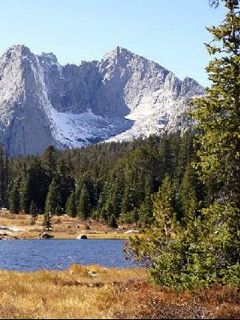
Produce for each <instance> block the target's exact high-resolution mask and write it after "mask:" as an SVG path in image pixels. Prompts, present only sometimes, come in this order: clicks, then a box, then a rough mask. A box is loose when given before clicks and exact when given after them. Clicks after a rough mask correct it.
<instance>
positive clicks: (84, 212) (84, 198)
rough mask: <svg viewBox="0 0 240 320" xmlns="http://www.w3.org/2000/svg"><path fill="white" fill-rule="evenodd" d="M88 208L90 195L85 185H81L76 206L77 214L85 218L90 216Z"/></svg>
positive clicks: (89, 207) (89, 208)
mask: <svg viewBox="0 0 240 320" xmlns="http://www.w3.org/2000/svg"><path fill="white" fill-rule="evenodd" d="M90 210H91V206H90V196H89V193H88V190H87V188H86V186H85V185H83V188H82V190H81V193H80V198H79V202H78V207H77V211H78V216H79V217H80V218H82V219H84V220H85V219H87V218H89V217H90Z"/></svg>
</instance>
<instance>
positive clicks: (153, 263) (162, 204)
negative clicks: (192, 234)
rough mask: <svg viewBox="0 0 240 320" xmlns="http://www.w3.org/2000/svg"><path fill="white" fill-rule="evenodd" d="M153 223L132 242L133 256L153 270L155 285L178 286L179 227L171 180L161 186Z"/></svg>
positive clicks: (154, 208) (156, 196)
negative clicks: (176, 244)
mask: <svg viewBox="0 0 240 320" xmlns="http://www.w3.org/2000/svg"><path fill="white" fill-rule="evenodd" d="M153 218H154V221H153V223H152V224H151V225H150V226H148V228H145V231H144V233H143V236H142V237H138V236H136V237H134V238H132V239H131V249H130V251H131V250H132V252H133V254H134V255H135V256H136V258H137V259H138V260H140V261H141V262H142V263H146V264H147V265H148V266H149V267H150V272H151V276H152V277H153V279H154V281H155V282H157V283H161V284H163V285H167V286H172V285H173V284H175V270H177V267H178V265H179V263H178V256H177V255H176V253H175V241H176V239H177V236H178V233H179V231H178V224H177V221H176V215H175V212H174V208H173V186H172V183H171V180H170V178H169V176H166V177H165V178H164V180H163V182H162V185H161V187H160V188H159V191H158V192H157V193H156V195H155V197H154V201H153Z"/></svg>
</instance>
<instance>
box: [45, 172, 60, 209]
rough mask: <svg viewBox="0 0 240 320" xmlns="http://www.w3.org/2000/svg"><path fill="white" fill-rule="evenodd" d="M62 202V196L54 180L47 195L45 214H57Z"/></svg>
mask: <svg viewBox="0 0 240 320" xmlns="http://www.w3.org/2000/svg"><path fill="white" fill-rule="evenodd" d="M60 201H61V196H60V193H59V190H58V186H57V183H56V181H55V179H54V178H53V180H52V182H51V184H50V186H49V189H48V194H47V199H46V204H45V213H49V212H51V214H55V213H56V208H57V207H58V206H59V204H60Z"/></svg>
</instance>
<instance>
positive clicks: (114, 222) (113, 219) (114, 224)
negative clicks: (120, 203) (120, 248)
mask: <svg viewBox="0 0 240 320" xmlns="http://www.w3.org/2000/svg"><path fill="white" fill-rule="evenodd" d="M108 225H109V226H110V227H111V228H114V229H116V228H117V227H118V224H117V219H116V217H115V216H114V214H112V215H111V217H110V219H109V222H108Z"/></svg>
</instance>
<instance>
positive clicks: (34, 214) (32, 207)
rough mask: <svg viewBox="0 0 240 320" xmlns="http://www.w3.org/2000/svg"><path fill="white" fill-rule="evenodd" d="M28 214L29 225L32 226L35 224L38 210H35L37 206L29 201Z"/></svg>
mask: <svg viewBox="0 0 240 320" xmlns="http://www.w3.org/2000/svg"><path fill="white" fill-rule="evenodd" d="M29 213H30V215H31V222H30V224H31V225H34V224H35V223H36V219H37V215H38V210H37V206H36V204H35V203H34V202H33V201H31V205H30V210H29Z"/></svg>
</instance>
